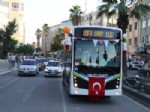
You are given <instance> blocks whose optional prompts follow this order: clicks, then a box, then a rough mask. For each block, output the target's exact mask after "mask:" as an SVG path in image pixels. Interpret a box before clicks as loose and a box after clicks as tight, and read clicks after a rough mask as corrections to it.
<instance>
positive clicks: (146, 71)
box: [138, 63, 150, 77]
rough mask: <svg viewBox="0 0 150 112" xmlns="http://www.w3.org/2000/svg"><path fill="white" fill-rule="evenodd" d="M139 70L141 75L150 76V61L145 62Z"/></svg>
mask: <svg viewBox="0 0 150 112" xmlns="http://www.w3.org/2000/svg"><path fill="white" fill-rule="evenodd" d="M138 72H139V76H140V77H150V63H147V64H145V65H144V66H143V67H142V68H140V69H139V70H138Z"/></svg>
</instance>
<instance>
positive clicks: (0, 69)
mask: <svg viewBox="0 0 150 112" xmlns="http://www.w3.org/2000/svg"><path fill="white" fill-rule="evenodd" d="M15 70H17V68H11V69H9V65H8V61H7V60H0V75H5V74H7V73H10V72H12V71H15Z"/></svg>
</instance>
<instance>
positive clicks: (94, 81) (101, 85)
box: [89, 77, 105, 96]
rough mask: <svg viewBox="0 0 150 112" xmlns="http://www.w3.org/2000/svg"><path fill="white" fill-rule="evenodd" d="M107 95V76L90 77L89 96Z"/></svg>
mask: <svg viewBox="0 0 150 112" xmlns="http://www.w3.org/2000/svg"><path fill="white" fill-rule="evenodd" d="M104 95H105V77H89V96H104Z"/></svg>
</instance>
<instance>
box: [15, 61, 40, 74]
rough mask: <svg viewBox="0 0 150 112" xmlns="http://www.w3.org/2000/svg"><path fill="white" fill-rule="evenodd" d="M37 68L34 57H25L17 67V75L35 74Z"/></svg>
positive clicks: (37, 70)
mask: <svg viewBox="0 0 150 112" xmlns="http://www.w3.org/2000/svg"><path fill="white" fill-rule="evenodd" d="M38 72H39V68H38V65H37V62H36V60H35V59H25V60H24V61H23V62H22V63H21V65H20V67H19V68H18V76H21V75H35V76H36V75H37V74H38Z"/></svg>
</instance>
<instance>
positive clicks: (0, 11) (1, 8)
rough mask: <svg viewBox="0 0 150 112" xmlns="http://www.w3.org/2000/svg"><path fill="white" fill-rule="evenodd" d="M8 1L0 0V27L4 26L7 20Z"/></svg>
mask: <svg viewBox="0 0 150 112" xmlns="http://www.w3.org/2000/svg"><path fill="white" fill-rule="evenodd" d="M8 9H9V2H8V1H7V0H0V28H4V25H7V24H8V21H9V10H8Z"/></svg>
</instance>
